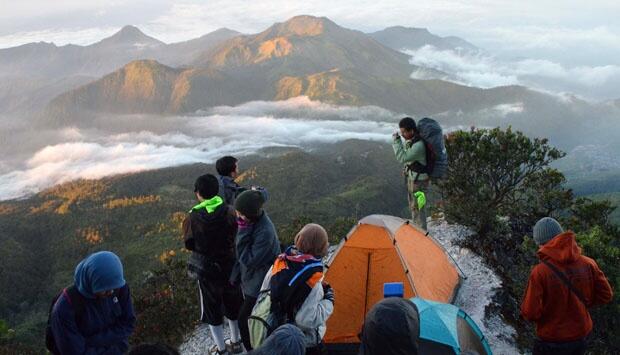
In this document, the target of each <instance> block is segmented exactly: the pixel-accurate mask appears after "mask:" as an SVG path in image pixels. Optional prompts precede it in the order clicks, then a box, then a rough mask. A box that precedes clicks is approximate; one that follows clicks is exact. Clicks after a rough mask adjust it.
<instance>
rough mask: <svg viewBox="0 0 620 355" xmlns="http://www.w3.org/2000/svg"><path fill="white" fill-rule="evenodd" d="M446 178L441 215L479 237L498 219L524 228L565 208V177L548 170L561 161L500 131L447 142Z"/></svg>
mask: <svg viewBox="0 0 620 355" xmlns="http://www.w3.org/2000/svg"><path fill="white" fill-rule="evenodd" d="M446 148H447V150H448V156H449V170H448V174H447V175H448V176H447V178H446V179H444V180H443V181H442V182H441V184H440V185H441V188H442V194H443V197H444V201H445V205H446V207H445V208H446V214H447V216H448V217H449V218H451V219H452V220H454V221H456V222H458V223H461V224H465V225H468V226H471V227H473V228H474V230H476V231H477V232H478V234H480V235H486V234H487V233H489V232H491V231H493V230H494V229H495V227H496V225H497V223H498V220H497V217H498V216H503V217H509V218H510V217H513V216H516V215H518V216H519V220H520V221H523V222H526V223H529V222H530V221H532V220H535V219H537V218H539V217H542V216H544V215H549V214H551V213H552V212H553V211H555V210H558V209H562V208H566V207H568V206H569V205H570V202H571V199H572V193H571V192H570V190H565V189H563V188H562V184H563V183H564V176H563V175H562V174H561V173H560V172H559V171H557V170H555V169H552V168H550V167H549V164H550V163H551V162H553V161H554V160H556V159H559V158H561V157H563V156H564V153H563V152H561V151H560V150H558V149H556V148H554V147H552V146H550V145H549V144H548V142H547V140H546V139H530V138H528V137H526V136H525V135H523V133H521V132H513V131H512V129H510V128H508V129H507V130H505V131H504V130H501V129H499V128H495V129H491V130H487V129H472V130H471V131H469V132H465V131H459V132H456V133H453V134H452V135H450V136H449V137H448V139H447V141H446Z"/></svg>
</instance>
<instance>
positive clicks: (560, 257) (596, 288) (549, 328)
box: [521, 217, 613, 355]
mask: <svg viewBox="0 0 620 355" xmlns="http://www.w3.org/2000/svg"><path fill="white" fill-rule="evenodd" d="M533 234H534V241H535V242H536V244H538V245H539V246H540V249H538V258H539V259H540V261H541V262H540V263H539V264H538V265H536V266H534V268H533V269H532V273H531V275H530V279H529V281H528V285H527V289H526V290H525V296H524V298H523V303H522V304H521V316H522V317H523V318H525V319H526V320H529V321H531V322H534V323H535V324H536V334H537V336H538V339H537V340H536V342H535V344H534V349H533V354H534V355H537V354H571V355H573V354H574V355H577V354H584V353H585V351H586V349H587V338H588V335H589V334H590V332H591V331H592V318H591V317H590V313H589V312H588V308H590V307H592V306H596V305H601V304H605V303H609V302H610V301H611V299H612V296H613V291H612V289H611V286H610V285H609V282H608V281H607V278H606V277H605V274H603V272H602V271H601V269H599V267H598V265H597V264H596V262H595V261H594V260H592V259H591V258H588V257H587V256H585V255H582V254H581V248H579V246H578V245H577V242H576V240H575V234H574V233H573V232H571V231H568V232H564V231H563V229H562V226H560V224H559V223H558V222H557V221H556V220H555V219H553V218H550V217H545V218H543V219H541V220H539V221H538V222H537V223H536V225H535V226H534V233H533Z"/></svg>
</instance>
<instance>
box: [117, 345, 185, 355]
mask: <svg viewBox="0 0 620 355" xmlns="http://www.w3.org/2000/svg"><path fill="white" fill-rule="evenodd" d="M127 355H179V351H178V350H176V349H175V348H173V347H171V346H170V345H166V344H140V345H137V346H134V347H133V348H132V349H131V350H130V351H129V353H127Z"/></svg>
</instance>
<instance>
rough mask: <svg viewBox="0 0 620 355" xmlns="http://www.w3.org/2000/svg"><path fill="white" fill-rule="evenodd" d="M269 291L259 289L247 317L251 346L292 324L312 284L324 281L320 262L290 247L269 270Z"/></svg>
mask: <svg viewBox="0 0 620 355" xmlns="http://www.w3.org/2000/svg"><path fill="white" fill-rule="evenodd" d="M271 273H272V276H271V281H270V283H269V289H266V290H261V292H260V293H259V295H258V299H257V301H256V305H255V306H254V308H253V309H252V315H251V316H250V317H249V318H248V327H249V329H250V343H251V344H252V347H253V348H257V347H258V346H260V345H261V344H262V343H263V342H264V340H265V339H266V338H267V337H268V336H269V335H270V334H271V333H272V332H273V331H274V330H276V328H277V327H279V326H280V325H282V324H285V323H294V322H295V315H296V314H297V311H299V308H300V307H301V305H302V304H303V303H304V301H305V300H306V298H307V297H308V295H309V294H310V292H311V291H312V287H314V284H315V283H316V282H318V281H319V280H321V279H322V278H323V263H322V262H321V260H319V259H316V258H314V257H313V256H312V255H308V254H298V253H297V250H296V249H294V248H292V247H289V248H288V249H287V250H286V251H285V252H284V253H283V254H280V255H279V256H278V258H277V259H276V261H275V262H274V264H273V267H272V269H271Z"/></svg>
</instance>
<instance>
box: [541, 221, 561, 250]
mask: <svg viewBox="0 0 620 355" xmlns="http://www.w3.org/2000/svg"><path fill="white" fill-rule="evenodd" d="M563 232H564V230H563V229H562V226H561V225H560V224H559V223H558V221H556V220H555V219H553V218H551V217H544V218H542V219H541V220H540V221H538V222H536V225H534V241H535V242H536V244H538V245H543V244H545V243H547V242H548V241H550V240H551V239H553V238H554V237H555V236H556V235H558V234H561V233H563Z"/></svg>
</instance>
